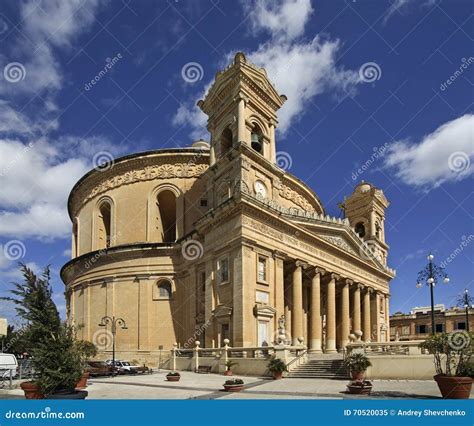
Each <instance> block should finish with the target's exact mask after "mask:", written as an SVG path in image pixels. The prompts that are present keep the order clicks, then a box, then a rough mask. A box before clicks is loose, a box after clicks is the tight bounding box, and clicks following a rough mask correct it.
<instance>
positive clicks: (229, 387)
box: [224, 385, 244, 392]
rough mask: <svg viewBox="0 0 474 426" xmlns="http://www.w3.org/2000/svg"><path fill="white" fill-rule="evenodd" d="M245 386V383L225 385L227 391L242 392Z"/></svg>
mask: <svg viewBox="0 0 474 426" xmlns="http://www.w3.org/2000/svg"><path fill="white" fill-rule="evenodd" d="M243 388H244V385H224V389H225V391H226V392H240V391H241V390H242V389H243Z"/></svg>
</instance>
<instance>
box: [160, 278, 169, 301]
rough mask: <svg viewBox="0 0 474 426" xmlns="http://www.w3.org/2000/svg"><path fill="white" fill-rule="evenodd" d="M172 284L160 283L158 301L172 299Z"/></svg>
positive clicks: (167, 282)
mask: <svg viewBox="0 0 474 426" xmlns="http://www.w3.org/2000/svg"><path fill="white" fill-rule="evenodd" d="M171 294H172V291H171V283H170V282H169V281H160V282H159V283H158V299H161V300H169V299H171Z"/></svg>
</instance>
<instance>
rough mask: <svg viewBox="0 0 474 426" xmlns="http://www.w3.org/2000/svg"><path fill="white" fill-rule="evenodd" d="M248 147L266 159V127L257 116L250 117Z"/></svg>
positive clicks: (267, 148)
mask: <svg viewBox="0 0 474 426" xmlns="http://www.w3.org/2000/svg"><path fill="white" fill-rule="evenodd" d="M249 121H250V123H251V127H250V146H251V148H252V149H253V150H254V151H256V152H258V153H259V154H261V155H263V156H264V157H265V158H267V159H268V155H269V152H270V149H269V143H270V139H269V137H268V127H267V125H266V124H265V123H264V122H263V121H262V120H261V119H260V117H258V116H252V117H250V120H249Z"/></svg>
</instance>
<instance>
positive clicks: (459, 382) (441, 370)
mask: <svg viewBox="0 0 474 426" xmlns="http://www.w3.org/2000/svg"><path fill="white" fill-rule="evenodd" d="M473 338H474V333H468V332H467V331H464V330H456V331H453V332H451V333H437V334H434V335H432V336H430V337H428V338H427V339H426V340H425V341H424V342H422V343H420V345H419V347H420V348H421V349H423V350H426V351H427V352H428V353H430V354H432V355H433V357H434V365H435V369H436V375H435V376H434V379H435V381H436V383H437V384H438V387H439V390H440V392H441V395H442V396H443V398H445V399H468V398H469V396H470V393H471V387H472V381H473V376H474V368H473V364H472V360H471V357H472V355H473V349H474V343H473Z"/></svg>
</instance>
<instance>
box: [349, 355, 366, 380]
mask: <svg viewBox="0 0 474 426" xmlns="http://www.w3.org/2000/svg"><path fill="white" fill-rule="evenodd" d="M344 364H345V366H346V367H347V368H348V369H349V370H350V372H351V376H352V380H356V381H363V380H364V377H365V372H366V370H367V368H369V367H370V366H371V365H372V364H371V362H370V360H369V358H367V356H366V355H365V354H363V353H362V352H355V353H352V354H350V355H349V356H348V357H347V358H346V359H345V360H344Z"/></svg>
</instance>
